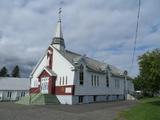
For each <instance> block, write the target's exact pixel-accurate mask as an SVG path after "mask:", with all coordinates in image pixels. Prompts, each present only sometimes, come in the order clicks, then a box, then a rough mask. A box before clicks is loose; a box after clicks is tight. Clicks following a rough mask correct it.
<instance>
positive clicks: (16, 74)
mask: <svg viewBox="0 0 160 120" xmlns="http://www.w3.org/2000/svg"><path fill="white" fill-rule="evenodd" d="M12 77H20V69H19V66H18V65H16V66H15V67H14V68H13V71H12Z"/></svg>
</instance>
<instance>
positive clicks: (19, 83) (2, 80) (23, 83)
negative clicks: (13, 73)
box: [0, 77, 30, 90]
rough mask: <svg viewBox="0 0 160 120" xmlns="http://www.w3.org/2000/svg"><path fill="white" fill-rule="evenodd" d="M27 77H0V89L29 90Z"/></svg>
mask: <svg viewBox="0 0 160 120" xmlns="http://www.w3.org/2000/svg"><path fill="white" fill-rule="evenodd" d="M29 87H30V80H29V78H13V77H0V90H29Z"/></svg>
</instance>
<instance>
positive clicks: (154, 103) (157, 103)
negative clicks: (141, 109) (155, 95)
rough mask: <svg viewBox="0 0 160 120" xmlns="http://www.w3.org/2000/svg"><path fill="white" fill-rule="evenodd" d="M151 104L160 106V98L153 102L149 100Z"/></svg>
mask: <svg viewBox="0 0 160 120" xmlns="http://www.w3.org/2000/svg"><path fill="white" fill-rule="evenodd" d="M149 103H150V104H152V105H156V106H160V100H159V101H153V102H149Z"/></svg>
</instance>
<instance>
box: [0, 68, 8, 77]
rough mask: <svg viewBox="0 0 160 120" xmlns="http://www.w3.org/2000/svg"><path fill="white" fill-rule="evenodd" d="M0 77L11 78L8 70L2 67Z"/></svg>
mask: <svg viewBox="0 0 160 120" xmlns="http://www.w3.org/2000/svg"><path fill="white" fill-rule="evenodd" d="M0 77H9V74H8V70H7V68H6V67H2V69H1V70H0Z"/></svg>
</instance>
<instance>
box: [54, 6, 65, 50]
mask: <svg viewBox="0 0 160 120" xmlns="http://www.w3.org/2000/svg"><path fill="white" fill-rule="evenodd" d="M61 12H62V11H61V8H59V12H58V14H59V19H58V23H57V27H56V31H55V35H54V37H53V41H52V43H51V45H52V46H53V47H55V48H56V49H58V50H60V51H62V52H64V51H65V42H64V39H63V33H62V26H61Z"/></svg>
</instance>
